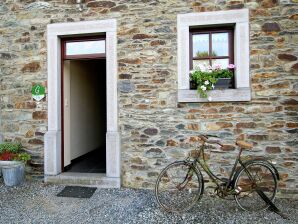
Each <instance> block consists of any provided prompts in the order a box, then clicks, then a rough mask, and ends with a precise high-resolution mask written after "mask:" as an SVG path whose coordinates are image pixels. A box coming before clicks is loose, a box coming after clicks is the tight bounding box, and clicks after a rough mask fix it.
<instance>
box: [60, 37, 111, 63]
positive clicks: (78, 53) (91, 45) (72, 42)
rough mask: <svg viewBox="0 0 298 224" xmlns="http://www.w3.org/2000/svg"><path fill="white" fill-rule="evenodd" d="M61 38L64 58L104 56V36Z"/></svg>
mask: <svg viewBox="0 0 298 224" xmlns="http://www.w3.org/2000/svg"><path fill="white" fill-rule="evenodd" d="M62 40H63V44H62V51H63V58H64V59H82V58H86V59H87V58H90V59H91V58H102V57H105V53H106V41H105V37H104V36H98V37H97V36H94V37H81V38H80V37H77V38H72V39H70V38H65V39H62Z"/></svg>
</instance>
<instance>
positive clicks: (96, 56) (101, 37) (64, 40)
mask: <svg viewBox="0 0 298 224" xmlns="http://www.w3.org/2000/svg"><path fill="white" fill-rule="evenodd" d="M91 40H92V41H96V40H104V41H106V37H105V35H96V36H82V37H67V38H60V41H61V62H60V63H61V96H63V97H61V171H62V172H64V171H65V169H64V168H65V164H64V159H65V129H66V128H65V126H64V125H65V124H64V122H65V111H64V109H65V108H64V97H65V95H64V94H65V90H64V84H65V79H64V78H65V77H64V75H65V74H64V62H65V61H66V60H81V59H105V61H106V52H104V53H100V54H85V55H84V54H83V55H71V56H68V55H66V44H67V43H70V42H84V41H91ZM106 64H107V63H105V66H106ZM105 76H106V74H105ZM105 114H106V116H105V119H107V113H105ZM105 128H106V127H105Z"/></svg>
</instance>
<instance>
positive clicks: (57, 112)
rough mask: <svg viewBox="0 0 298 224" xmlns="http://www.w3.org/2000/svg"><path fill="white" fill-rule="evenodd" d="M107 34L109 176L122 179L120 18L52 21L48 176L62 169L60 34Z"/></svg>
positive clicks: (49, 35) (49, 33)
mask: <svg viewBox="0 0 298 224" xmlns="http://www.w3.org/2000/svg"><path fill="white" fill-rule="evenodd" d="M84 34H86V35H93V34H105V35H106V76H107V78H106V80H107V83H106V85H107V93H106V95H107V133H106V164H107V165H106V176H107V177H108V178H116V179H119V183H120V135H119V130H118V100H117V49H116V48H117V22H116V19H108V20H99V21H83V22H73V23H58V24H49V25H48V26H47V41H48V43H47V50H48V79H47V81H48V82H47V99H48V131H47V133H46V134H45V147H44V173H45V176H49V175H58V174H60V173H61V149H62V145H61V142H62V141H61V138H62V136H61V134H62V133H61V120H62V119H61V50H60V49H61V46H60V44H61V41H60V38H61V37H66V36H67V37H70V36H74V35H84Z"/></svg>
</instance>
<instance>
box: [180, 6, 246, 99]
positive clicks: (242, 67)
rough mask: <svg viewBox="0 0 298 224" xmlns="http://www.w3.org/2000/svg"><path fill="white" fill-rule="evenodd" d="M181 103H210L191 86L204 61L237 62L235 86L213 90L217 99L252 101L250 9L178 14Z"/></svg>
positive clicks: (212, 93) (213, 96)
mask: <svg viewBox="0 0 298 224" xmlns="http://www.w3.org/2000/svg"><path fill="white" fill-rule="evenodd" d="M177 44H178V57H177V66H178V102H208V100H210V99H206V98H200V96H199V95H198V94H197V92H196V90H194V89H192V88H190V80H189V72H190V70H191V69H192V68H193V67H194V66H197V65H200V64H201V63H208V65H213V64H221V65H222V66H226V65H227V64H230V63H231V64H235V69H234V83H233V88H230V89H225V90H212V91H210V92H209V93H208V96H211V99H212V101H214V102H224V101H249V100H251V90H250V76H249V10H248V9H239V10H238V9H237V10H229V11H213V12H200V13H188V14H180V15H178V16H177Z"/></svg>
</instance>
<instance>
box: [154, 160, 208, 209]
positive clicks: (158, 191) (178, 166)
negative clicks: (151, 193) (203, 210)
mask: <svg viewBox="0 0 298 224" xmlns="http://www.w3.org/2000/svg"><path fill="white" fill-rule="evenodd" d="M203 185H204V183H203V177H202V174H201V172H200V171H199V170H197V169H196V168H195V167H193V165H191V164H189V163H187V162H185V161H178V162H174V163H171V164H170V165H168V166H167V167H166V168H164V169H163V170H162V171H161V173H160V175H159V176H158V178H157V181H156V185H155V197H156V200H157V203H158V204H159V206H161V207H162V208H163V209H165V210H166V211H169V212H178V213H179V212H183V211H186V210H188V209H190V208H191V207H192V206H194V204H195V203H196V202H198V200H199V199H200V198H201V195H202V193H203V187H204V186H203Z"/></svg>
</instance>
